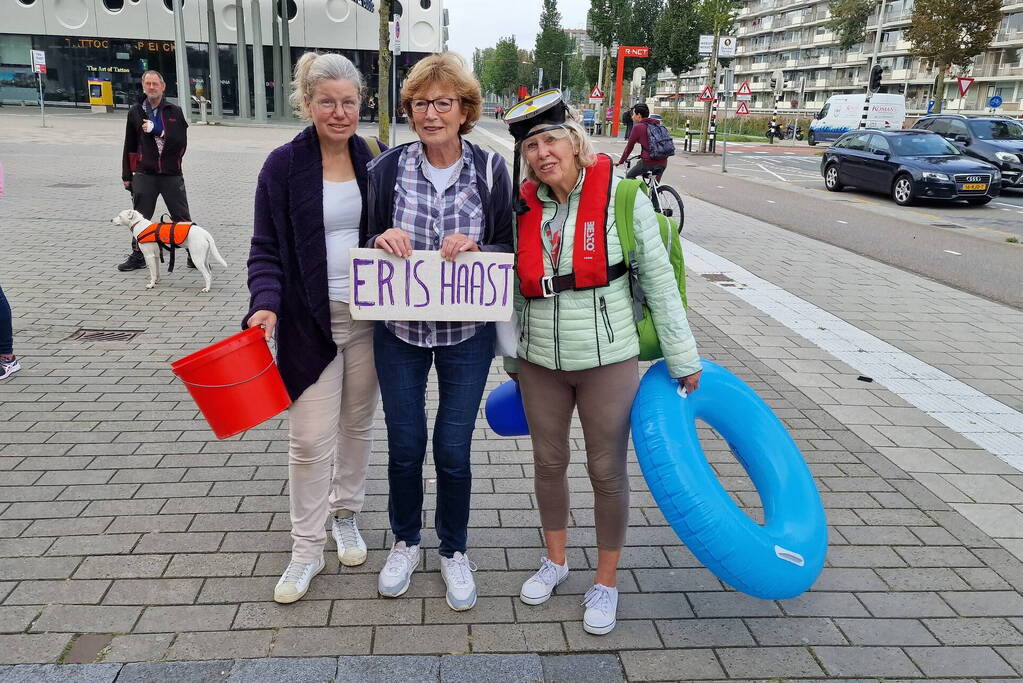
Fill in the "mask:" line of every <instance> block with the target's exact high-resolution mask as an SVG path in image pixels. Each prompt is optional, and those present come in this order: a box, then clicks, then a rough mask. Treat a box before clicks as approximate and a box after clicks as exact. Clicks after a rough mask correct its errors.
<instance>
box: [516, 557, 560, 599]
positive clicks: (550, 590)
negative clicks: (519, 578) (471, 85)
mask: <svg viewBox="0 0 1023 683" xmlns="http://www.w3.org/2000/svg"><path fill="white" fill-rule="evenodd" d="M567 578H568V562H565V564H555V563H554V562H551V561H550V560H548V559H547V558H546V557H544V558H541V559H540V571H538V572H537V573H535V574H533V575H532V576H530V577H529V578H528V579H526V582H525V583H523V584H522V590H521V591H519V599H520V600H522V602H524V603H526V604H527V605H542V604H543V603H545V602H547V600H548V598H550V597H551V595H553V594H554V589H555V588H556V587H558V586H559V585H561V582H562V581H564V580H565V579H567Z"/></svg>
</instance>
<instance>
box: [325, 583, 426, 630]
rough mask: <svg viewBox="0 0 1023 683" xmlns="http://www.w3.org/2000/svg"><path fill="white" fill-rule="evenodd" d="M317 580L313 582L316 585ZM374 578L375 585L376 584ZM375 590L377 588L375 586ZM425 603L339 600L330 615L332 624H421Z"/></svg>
mask: <svg viewBox="0 0 1023 683" xmlns="http://www.w3.org/2000/svg"><path fill="white" fill-rule="evenodd" d="M315 583H316V582H313V584H314V585H315ZM375 585H376V584H375V579H374V586H375ZM374 590H375V588H374ZM422 621H423V604H422V601H421V600H419V599H416V598H407V599H406V598H402V599H401V600H381V599H380V598H377V599H375V600H338V601H337V602H336V603H335V604H334V610H333V611H332V612H331V615H330V625H331V626H359V625H373V624H420V623H422Z"/></svg>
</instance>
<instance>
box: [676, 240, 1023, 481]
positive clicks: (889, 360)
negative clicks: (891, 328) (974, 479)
mask: <svg viewBox="0 0 1023 683" xmlns="http://www.w3.org/2000/svg"><path fill="white" fill-rule="evenodd" d="M683 247H684V248H685V259H686V267H687V268H689V269H691V270H693V271H694V272H696V273H698V274H700V275H703V274H710V273H717V274H722V273H723V274H724V275H726V276H728V277H729V278H730V279H731V280H732V281H731V282H727V283H725V284H728V285H729V286H728V287H722V289H724V290H726V291H728V292H731V293H732V294H733V295H735V296H736V297H738V298H740V299H742V300H743V301H745V302H747V303H749V304H750V305H752V306H754V307H755V308H758V309H760V310H761V311H763V312H764V313H767V314H768V315H770V316H771V317H773V318H774V319H775V320H777V321H778V322H780V323H781V324H782V325H785V326H786V327H787V328H789V329H790V330H792V331H794V332H796V333H797V334H799V335H801V336H802V337H804V338H805V339H807V340H808V341H811V342H813V343H814V344H816V345H817V346H818V347H820V348H821V349H823V350H825V351H827V352H828V353H830V354H831V355H833V356H834V357H835V358H838V359H839V360H841V361H842V362H844V363H846V364H847V365H849V366H851V367H852V368H854V369H855V370H856V371H857V372H859V373H862V374H863V375H866V376H868V377H871V378H873V380H874V382H876V383H877V384H879V385H881V386H883V387H884V388H886V389H888V390H889V391H891V392H893V393H895V394H897V395H898V396H900V397H901V398H902V399H903V400H905V401H907V402H909V403H911V404H912V405H914V406H916V407H917V408H918V409H920V410H921V411H923V412H924V413H926V414H927V415H929V416H931V417H932V418H934V419H935V420H937V421H938V422H940V423H942V424H944V425H946V426H947V427H949V428H950V429H952V430H954V431H956V432H958V433H959V434H962V435H963V436H964V437H966V438H967V439H969V440H970V441H972V442H974V443H975V444H977V445H978V446H980V447H981V448H983V449H985V450H987V451H988V452H990V453H991V454H993V455H995V456H997V457H998V458H1000V459H1001V460H1003V461H1004V462H1006V463H1008V464H1009V465H1011V466H1012V467H1015V468H1016V469H1018V470H1021V471H1023V413H1020V412H1018V411H1016V410H1013V409H1012V408H1010V407H1009V406H1007V405H1005V404H1004V403H1001V402H1000V401H996V400H995V399H993V398H991V397H990V396H988V395H986V394H983V393H981V392H979V391H977V390H976V389H974V388H973V387H971V386H969V385H967V384H965V383H964V382H961V381H959V380H957V379H956V378H954V377H952V376H950V375H948V374H946V373H944V372H942V371H941V370H939V369H937V368H935V367H933V366H931V365H928V364H927V363H924V362H923V361H921V360H920V359H918V358H916V357H915V356H912V355H910V354H908V353H906V352H905V351H903V350H901V349H899V348H897V347H895V346H892V345H891V344H889V343H888V342H886V341H884V340H882V339H878V338H877V337H875V336H874V335H872V334H869V333H867V332H864V331H863V330H861V329H859V328H857V327H854V326H853V325H850V324H849V323H847V322H846V321H844V320H842V319H841V318H838V317H836V316H835V315H832V314H831V313H829V312H827V311H825V310H824V309H822V308H819V307H817V306H815V305H814V304H812V303H810V302H809V301H806V300H804V299H801V298H799V297H797V296H796V295H794V294H791V293H789V292H787V291H785V290H784V289H782V288H781V287H778V286H776V285H773V284H771V283H770V282H768V281H766V280H763V279H761V278H759V277H757V276H756V275H753V274H752V273H750V272H749V271H747V270H746V269H745V268H742V267H741V266H739V265H737V264H735V263H733V262H731V261H729V260H728V259H726V258H723V257H721V256H718V255H717V254H715V253H713V252H710V251H708V250H706V249H704V248H703V247H701V246H699V245H696V244H694V243H693V242H689V241H686V242H684V243H683ZM717 284H718V286H719V287H721V285H722V283H720V282H719V283H717Z"/></svg>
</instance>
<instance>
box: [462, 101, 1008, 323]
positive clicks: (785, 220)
mask: <svg viewBox="0 0 1023 683" xmlns="http://www.w3.org/2000/svg"><path fill="white" fill-rule="evenodd" d="M481 123H482V126H483V127H484V128H485V129H487V130H488V131H490V132H493V133H496V134H498V135H500V136H501V137H502V138H506V137H507V129H506V128H505V126H504V125H503V124H501V123H499V122H497V121H493V120H484V121H482V122H481ZM595 143H596V146H597V148H598V150H599V151H605V152H608V153H610V154H611V155H612V156H613V157H615V158H617V157H618V156H619V155H620V154H621V151H622V149H623V148H624V143H623V142H622V141H621V140H607V139H601V138H598V139H596V140H595ZM729 147H730V148H732V150H734V151H736V152H741V151H743V147H744V146H743V145H734V144H733V145H729ZM757 148H758V146H746V150H747V151H745V153H740V154H732V153H730V154H729V159H728V168H729V172H728V173H721V170H720V169H721V158H720V157H719V156H718V157H707V156H702V157H681V156H680V157H674V158H673V159H672V160H671V162H670V163H669V168H668V171H667V172H666V173H665V176H664V181H665V182H667V183H669V184H671V185H673V186H674V187H675V188H676V189H678V190H679V191H680V192H681V193H682V195H683V197H685V196H686V195H690V196H693V197H696V198H698V199H702V200H704V201H707V202H710V203H712V204H716V205H719V206H723V207H726V208H728V209H731V210H733V211H735V212H737V213H740V214H743V215H746V216H750V217H753V218H757V219H759V220H762V221H764V222H766V223H770V224H772V225H775V226H778V227H781V228H785V229H786V230H791V231H793V232H798V233H800V234H803V235H807V236H809V237H813V238H815V239H819V240H821V241H824V242H827V243H829V244H833V245H835V246H838V247H842V248H844V249H849V250H850V251H853V252H856V253H858V254H862V255H864V256H868V257H870V258H874V259H876V260H878V261H881V262H883V263H888V264H890V265H894V266H897V267H900V268H905V269H906V270H909V271H912V272H914V273H918V274H920V275H923V276H925V277H929V278H932V279H934V280H936V281H939V282H942V283H945V284H948V285H951V286H953V287H956V288H959V289H962V290H965V291H968V292H971V293H974V294H978V295H980V296H984V297H988V298H990V299H993V300H996V301H1000V302H1002V303H1006V304H1009V305H1011V306H1015V307H1017V308H1023V244H1011V243H1007V242H1006V241H1005V240H1006V238H1010V237H1014V236H1015V235H1023V214H1019V213H1016V212H1017V211H1021V212H1023V194H1021V193H1016V194H1015V195H1013V196H1011V197H1008V196H1007V197H1006V198H1005V199H1004V200H1003V199H999V200H997V201H998V202H999V204H995V203H994V202H992V203H991V204H990V205H988V206H987V207H982V208H981V209H977V208H975V207H969V208H966V205H963V206H962V207H960V206H959V205H956V204H951V203H949V204H942V205H940V206H938V207H937V209H936V208H935V207H934V206H926V207H899V206H896V205H895V204H894V203H893V202H892V201H891V200H890V199H888V198H886V197H883V196H881V195H871V194H867V193H859V192H856V191H848V192H841V193H831V192H827V191H826V190H824V189H823V182H822V181H821V179H820V175H819V172H818V171H816V169H817V167H818V165H819V163H820V160H819V157H818V156H817V155H816V150H814V151H813V152H811V151H810V150H809V148H806V147H805V146H803V148H802V149H801V150H800V149H799V148H793V149H794V150H796V153H795V154H791V155H787V154H784V153H782V154H777V153H768V154H757V153H756V152H755V150H756V149H757ZM779 149H781V148H780V147H779ZM499 151H501V152H503V153H505V154H507V149H501V150H499ZM769 157H770V160H768V158H769ZM753 169H757V171H754V170H753ZM772 171H773V173H774V174H776V176H780V177H775V175H772V173H771V172H772ZM814 172H816V173H817V175H813V173H814ZM765 175H766V176H771V177H772V178H773V180H772V179H769V178H765V177H764V176H765ZM1017 207H1020V208H1017ZM1002 209H1005V211H1002ZM975 214H979V215H981V218H978V219H974V218H973V216H974V215H975ZM938 225H947V226H952V227H937V226H938Z"/></svg>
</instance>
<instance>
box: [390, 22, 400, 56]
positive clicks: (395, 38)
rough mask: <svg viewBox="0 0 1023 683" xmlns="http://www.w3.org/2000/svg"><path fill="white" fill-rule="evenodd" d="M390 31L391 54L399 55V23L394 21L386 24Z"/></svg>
mask: <svg viewBox="0 0 1023 683" xmlns="http://www.w3.org/2000/svg"><path fill="white" fill-rule="evenodd" d="M387 23H388V24H389V25H390V29H391V54H392V55H395V56H397V55H400V54H401V21H400V20H398V19H395V20H394V21H389V22H387Z"/></svg>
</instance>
